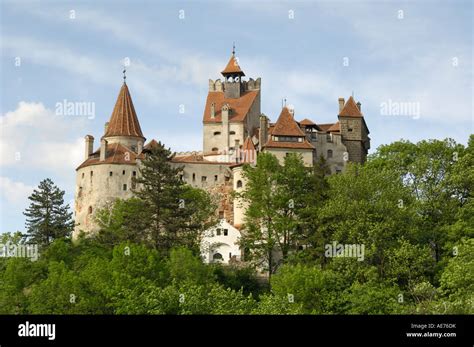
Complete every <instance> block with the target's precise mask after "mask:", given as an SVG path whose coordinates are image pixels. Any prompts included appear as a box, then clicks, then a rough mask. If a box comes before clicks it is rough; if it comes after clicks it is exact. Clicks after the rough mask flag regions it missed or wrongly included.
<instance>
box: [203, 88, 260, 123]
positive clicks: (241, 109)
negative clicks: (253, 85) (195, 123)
mask: <svg viewBox="0 0 474 347" xmlns="http://www.w3.org/2000/svg"><path fill="white" fill-rule="evenodd" d="M258 93H260V91H258V90H253V91H248V92H244V93H243V94H242V96H241V97H240V98H237V99H230V98H226V97H225V95H224V92H209V93H208V94H207V100H206V106H205V107H204V116H203V122H204V123H213V122H215V123H220V122H222V106H223V105H224V104H229V107H230V113H229V122H243V121H244V120H245V118H246V117H247V114H248V112H249V110H250V107H252V104H253V103H254V101H255V98H256V97H257V95H258ZM212 104H214V110H215V113H214V118H212V117H211V105H212Z"/></svg>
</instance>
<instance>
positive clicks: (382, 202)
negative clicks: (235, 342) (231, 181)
mask: <svg viewBox="0 0 474 347" xmlns="http://www.w3.org/2000/svg"><path fill="white" fill-rule="evenodd" d="M160 165H165V164H164V163H163V162H162V163H161V164H160ZM324 173H325V167H324V161H321V162H320V163H319V165H317V166H316V167H315V168H313V169H307V168H305V167H304V166H303V164H302V162H301V160H300V159H299V158H298V157H296V156H288V157H287V158H286V160H285V163H284V164H283V165H280V164H278V162H277V161H276V160H275V158H274V157H272V156H270V155H265V154H263V155H260V156H259V157H258V163H257V166H256V167H251V166H248V167H246V168H245V170H244V174H245V176H246V178H247V180H248V184H247V185H246V190H245V191H244V192H243V193H242V195H241V196H240V197H241V198H242V199H244V200H246V201H247V202H248V203H249V206H250V208H249V210H248V213H247V215H246V234H245V236H244V237H243V238H242V241H241V242H242V247H244V248H245V249H246V255H247V257H248V262H247V263H246V264H245V265H244V264H240V265H239V264H237V265H231V266H222V265H219V264H210V265H207V264H204V263H203V262H202V261H201V258H200V257H199V250H198V243H199V237H198V232H197V231H198V230H201V229H202V228H205V227H206V226H207V225H206V223H205V222H204V221H206V220H207V217H208V214H209V213H210V212H209V211H210V210H211V209H210V208H209V206H211V200H210V197H208V196H206V194H204V193H203V192H202V191H199V190H195V189H192V190H188V189H187V188H184V187H182V186H180V185H179V184H178V183H176V182H174V181H173V182H172V183H171V186H172V187H174V188H173V189H179V190H180V192H181V193H180V194H186V197H187V198H186V199H184V200H185V201H187V202H191V203H190V204H189V205H187V206H188V207H187V208H188V209H186V210H180V209H178V208H176V205H171V207H169V204H168V203H169V201H171V200H173V194H172V193H171V192H168V193H169V194H167V195H166V198H167V199H168V200H159V199H158V196H155V195H153V194H152V192H148V196H147V195H146V194H142V195H137V197H136V198H133V199H131V200H127V201H117V202H116V203H115V205H114V206H113V207H112V208H111V209H107V210H103V211H101V213H99V214H98V217H99V219H100V220H102V222H103V223H102V230H101V232H99V233H98V234H97V235H95V237H90V238H82V239H80V240H79V241H78V242H76V243H72V242H71V240H70V239H69V237H68V236H67V235H63V234H61V233H60V232H57V230H58V229H57V225H55V229H54V230H55V232H54V233H51V232H49V231H48V230H49V229H48V228H47V226H45V224H41V223H40V221H39V220H37V221H36V222H35V223H34V225H36V226H38V225H42V226H45V227H44V228H43V227H41V228H37V229H35V230H37V231H38V232H37V233H34V234H32V233H31V232H30V233H29V235H30V237H27V238H22V237H21V235H19V234H14V235H12V234H3V236H2V240H1V241H2V243H3V244H5V243H6V242H7V241H11V242H12V243H14V244H18V243H22V242H23V243H27V242H31V241H32V238H31V235H34V236H35V239H34V240H35V242H38V240H39V242H41V254H40V257H39V259H38V260H37V261H31V260H29V259H25V258H15V257H12V258H1V259H0V313H3V314H22V313H33V314H402V313H406V314H416V313H419V314H435V313H438V314H443V313H446V314H453V313H461V314H467V313H469V314H473V313H474V200H473V194H474V135H472V136H471V138H470V140H469V143H468V146H467V147H464V146H462V145H460V144H456V143H455V142H454V141H452V140H444V141H438V140H430V141H421V142H419V143H417V144H413V143H410V142H408V141H398V142H395V143H392V144H389V145H385V146H381V147H380V148H379V149H378V150H377V151H376V152H375V153H374V154H372V155H371V156H370V157H369V159H368V161H367V163H366V164H364V165H349V166H348V168H347V170H346V172H344V173H343V174H337V175H332V176H329V177H327V176H325V174H324ZM151 176H152V177H154V179H155V180H154V183H155V184H158V183H157V182H158V181H156V176H153V175H151ZM150 180H151V179H150ZM141 183H142V184H145V185H146V184H147V182H141ZM55 196H56V198H57V197H58V196H61V194H59V193H58V192H57V191H55ZM153 199H155V200H153ZM59 200H61V199H59ZM59 200H58V203H59V205H62V202H61V201H59ZM150 201H152V202H153V204H154V205H153V204H151V206H155V208H156V207H160V208H161V207H164V208H165V210H166V211H167V212H166V213H167V214H166V216H165V217H166V218H167V219H160V217H158V216H154V219H152V221H154V223H152V225H150V224H148V223H145V222H144V220H146V214H145V215H144V214H143V213H145V212H146V213H152V212H150V211H153V209H150ZM175 203H178V202H173V204H175ZM144 204H145V205H146V206H147V207H146V208H143V206H144ZM147 204H148V205H147ZM167 206H168V208H167ZM61 211H62V212H61V215H67V211H64V210H61ZM143 211H145V212H143ZM30 212H31V211H30ZM176 213H178V214H179V213H180V215H178V216H177V218H174V217H172V216H173V215H174V214H176ZM36 217H37V218H40V217H41V216H36ZM178 217H179V218H178ZM60 220H61V219H60ZM167 220H171V221H172V222H173V223H171V224H166V221H167ZM61 221H62V223H64V225H65V226H66V227H67V228H69V227H70V225H69V224H68V221H67V220H61ZM191 221H192V222H191ZM259 225H265V229H264V231H263V232H262V229H261V228H258V227H257V226H259ZM148 231H153V232H152V233H151V234H148V233H147V232H148ZM184 231H186V232H184ZM43 232H44V233H48V234H42V233H43ZM170 233H172V234H171V235H172V236H173V238H172V239H170V238H168V236H169V235H170ZM45 235H47V237H43V236H45ZM150 235H151V236H152V237H150ZM183 235H185V236H186V237H182V236H183ZM187 236H189V237H187ZM162 240H165V241H166V242H162ZM170 240H171V241H170ZM172 240H177V244H175V242H172ZM333 241H336V242H338V243H341V244H357V245H363V246H364V257H363V260H360V259H357V258H354V257H352V258H351V257H328V256H327V255H326V254H325V245H327V244H330V243H332V242H333ZM274 249H276V250H278V251H279V252H280V254H281V255H282V259H281V260H278V261H277V259H275V258H274V257H273V256H272V253H271V252H269V251H270V250H274ZM262 258H264V259H265V260H266V266H267V270H269V272H270V273H271V277H270V281H269V283H264V282H263V281H261V280H259V279H258V278H257V276H256V271H255V266H256V265H260V266H262V264H260V262H259V261H260V260H261V259H262Z"/></svg>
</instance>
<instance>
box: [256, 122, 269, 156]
mask: <svg viewBox="0 0 474 347" xmlns="http://www.w3.org/2000/svg"><path fill="white" fill-rule="evenodd" d="M267 141H268V118H267V116H265V115H264V114H263V113H262V114H261V115H260V131H259V133H258V149H259V151H260V152H261V151H262V147H263V146H264V145H265V143H267Z"/></svg>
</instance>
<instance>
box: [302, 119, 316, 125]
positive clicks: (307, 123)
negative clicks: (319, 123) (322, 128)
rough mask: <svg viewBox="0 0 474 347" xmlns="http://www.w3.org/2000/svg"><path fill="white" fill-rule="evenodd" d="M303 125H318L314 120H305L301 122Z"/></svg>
mask: <svg viewBox="0 0 474 347" xmlns="http://www.w3.org/2000/svg"><path fill="white" fill-rule="evenodd" d="M300 124H301V125H316V124H315V123H314V122H313V121H312V120H309V119H308V118H305V119H303V120H302V121H301V122H300Z"/></svg>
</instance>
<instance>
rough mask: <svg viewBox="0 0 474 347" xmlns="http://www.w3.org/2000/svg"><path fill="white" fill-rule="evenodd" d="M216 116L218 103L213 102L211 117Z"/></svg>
mask: <svg viewBox="0 0 474 347" xmlns="http://www.w3.org/2000/svg"><path fill="white" fill-rule="evenodd" d="M215 117H216V104H214V103H212V104H211V118H215Z"/></svg>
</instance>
